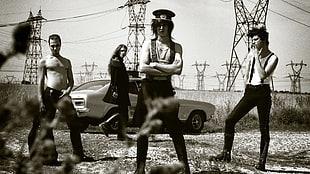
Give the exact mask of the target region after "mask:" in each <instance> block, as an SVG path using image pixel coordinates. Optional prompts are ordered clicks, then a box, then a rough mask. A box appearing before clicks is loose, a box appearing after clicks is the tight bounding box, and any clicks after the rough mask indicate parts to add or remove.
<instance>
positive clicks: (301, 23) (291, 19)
mask: <svg viewBox="0 0 310 174" xmlns="http://www.w3.org/2000/svg"><path fill="white" fill-rule="evenodd" d="M249 1H250V2H251V3H254V4H255V2H253V1H251V0H249ZM268 10H269V11H271V12H273V13H275V14H277V15H279V16H281V17H284V18H286V19H288V20H290V21H293V22H296V23H298V24H300V25H303V26H306V27H309V28H310V25H308V24H305V23H303V22H299V21H297V20H295V19H293V18H290V17H288V16H286V15H283V14H281V13H279V12H276V11H274V10H271V9H270V8H269V9H268Z"/></svg>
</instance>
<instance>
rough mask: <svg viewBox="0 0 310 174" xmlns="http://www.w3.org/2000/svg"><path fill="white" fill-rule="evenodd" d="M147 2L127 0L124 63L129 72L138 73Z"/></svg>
mask: <svg viewBox="0 0 310 174" xmlns="http://www.w3.org/2000/svg"><path fill="white" fill-rule="evenodd" d="M148 2H150V1H149V0H128V1H127V3H126V4H125V5H124V6H128V13H129V31H128V40H127V47H128V50H127V56H126V58H125V60H124V63H125V64H126V66H127V69H128V70H130V71H138V67H139V53H140V50H141V48H142V44H143V42H144V40H145V25H144V21H145V12H146V4H147V3H148Z"/></svg>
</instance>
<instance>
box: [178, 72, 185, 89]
mask: <svg viewBox="0 0 310 174" xmlns="http://www.w3.org/2000/svg"><path fill="white" fill-rule="evenodd" d="M184 77H185V75H184V74H183V75H179V76H178V78H179V88H180V89H183V88H184V86H183V84H184Z"/></svg>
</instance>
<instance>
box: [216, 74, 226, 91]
mask: <svg viewBox="0 0 310 174" xmlns="http://www.w3.org/2000/svg"><path fill="white" fill-rule="evenodd" d="M216 77H217V79H218V81H219V91H224V89H225V80H226V77H227V74H219V73H217V72H216Z"/></svg>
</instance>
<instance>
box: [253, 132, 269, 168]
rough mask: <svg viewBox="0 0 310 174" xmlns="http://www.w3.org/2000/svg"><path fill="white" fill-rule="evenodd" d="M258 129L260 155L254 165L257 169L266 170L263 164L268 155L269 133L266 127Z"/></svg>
mask: <svg viewBox="0 0 310 174" xmlns="http://www.w3.org/2000/svg"><path fill="white" fill-rule="evenodd" d="M260 131H261V141H260V156H259V161H258V163H257V165H255V168H256V169H257V170H261V171H266V168H265V165H266V160H267V155H268V148H269V142H270V135H269V129H268V128H267V129H266V128H265V129H264V128H261V129H260Z"/></svg>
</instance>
